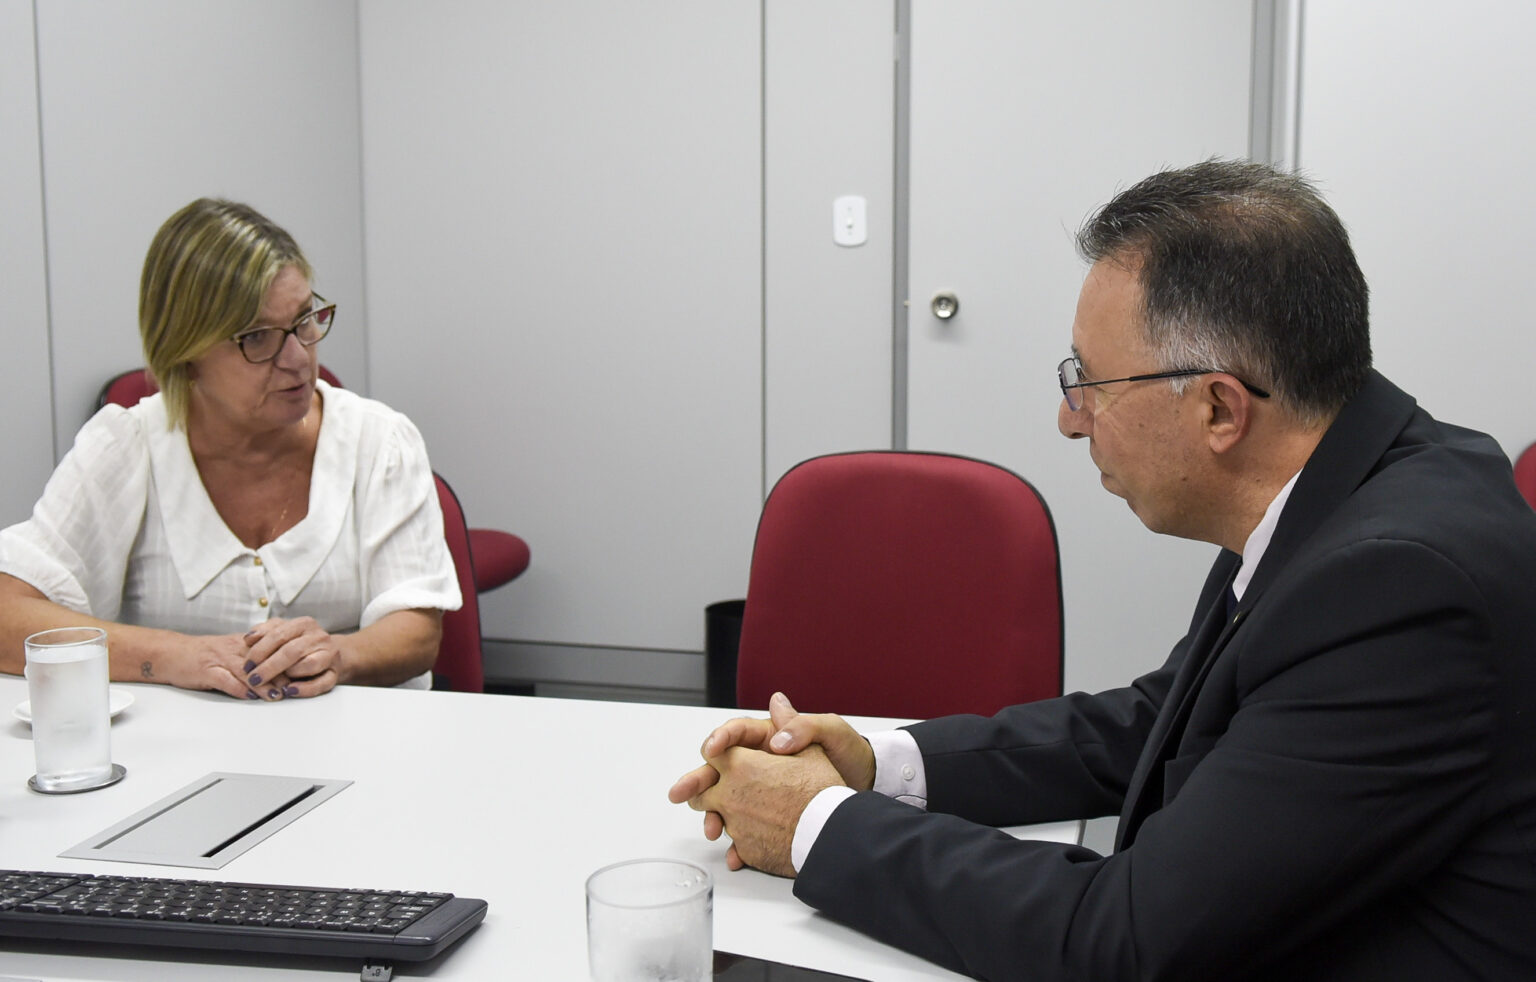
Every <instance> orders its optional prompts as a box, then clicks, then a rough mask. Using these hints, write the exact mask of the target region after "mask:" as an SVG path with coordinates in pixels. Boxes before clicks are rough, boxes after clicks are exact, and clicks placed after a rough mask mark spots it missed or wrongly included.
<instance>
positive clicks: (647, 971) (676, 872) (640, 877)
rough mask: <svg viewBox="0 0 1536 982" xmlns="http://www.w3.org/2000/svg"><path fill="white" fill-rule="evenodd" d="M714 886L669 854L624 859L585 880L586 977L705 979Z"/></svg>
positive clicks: (668, 981) (661, 981) (620, 981)
mask: <svg viewBox="0 0 1536 982" xmlns="http://www.w3.org/2000/svg"><path fill="white" fill-rule="evenodd" d="M713 912H714V884H713V883H712V882H711V881H710V878H709V873H708V871H706V870H704V869H701V868H700V867H698V866H695V865H693V864H692V863H684V862H678V861H677V860H672V859H632V860H630V861H628V862H624V863H615V864H613V865H612V866H604V867H603V868H602V869H600V870H598V871H597V872H596V873H593V874H592V875H591V876H589V877H588V878H587V959H588V964H589V966H590V968H591V970H592V980H593V982H642V980H643V982H706V980H708V979H709V978H711V977H712V975H713V964H714V935H713V925H712V917H713Z"/></svg>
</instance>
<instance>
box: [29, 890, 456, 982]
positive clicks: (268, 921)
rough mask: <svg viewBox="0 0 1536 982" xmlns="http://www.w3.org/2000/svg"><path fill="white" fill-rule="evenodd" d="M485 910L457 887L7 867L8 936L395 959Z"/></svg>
mask: <svg viewBox="0 0 1536 982" xmlns="http://www.w3.org/2000/svg"><path fill="white" fill-rule="evenodd" d="M485 910H486V904H485V901H483V900H472V899H469V898H467V897H455V896H454V895H453V894H451V893H416V892H395V891H384V890H333V889H319V888H315V887H294V886H278V885H275V884H266V883H218V882H210V881H204V880H175V879H168V878H161V877H152V876H96V875H94V874H89V873H37V872H26V871H22V870H0V937H13V938H34V939H39V940H62V941H100V942H110V943H113V944H126V945H161V946H166V947H174V948H212V949H223V950H227V951H250V952H267V953H284V954H295V955H325V956H337V957H357V958H362V959H363V960H364V961H365V962H379V963H388V962H391V961H397V960H398V961H422V960H424V959H427V958H431V957H433V956H435V955H437V954H439V953H440V952H442V951H443V950H444V949H446V948H447V947H448V946H449V945H451V944H453V943H454V942H455V941H457V940H459V939H460V938H461V937H463V936H464V935H465V934H466V933H468V932H469V930H470V929H471V928H473V927H474V926H475V925H476V924H479V923H480V921H481V920H482V919H484V917H485ZM388 977H389V974H388V970H387V969H384V970H383V972H382V974H374V975H369V974H367V972H366V970H365V973H364V978H388Z"/></svg>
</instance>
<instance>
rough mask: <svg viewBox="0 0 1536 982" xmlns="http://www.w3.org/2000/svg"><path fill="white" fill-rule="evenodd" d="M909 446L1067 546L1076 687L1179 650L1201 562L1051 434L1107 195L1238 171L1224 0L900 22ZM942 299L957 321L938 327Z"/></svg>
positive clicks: (1242, 106) (1235, 77)
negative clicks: (979, 467) (1014, 492)
mask: <svg viewBox="0 0 1536 982" xmlns="http://www.w3.org/2000/svg"><path fill="white" fill-rule="evenodd" d="M911 39H912V40H911V107H912V109H911V177H910V187H911V213H910V250H911V251H910V275H909V296H910V298H911V309H910V314H909V388H908V441H907V442H908V446H910V447H911V448H913V449H931V450H945V451H951V452H959V453H964V454H969V455H972V456H977V457H981V458H984V459H988V460H992V461H995V462H997V463H1000V464H1003V465H1005V466H1008V467H1010V468H1012V469H1014V470H1016V471H1017V472H1018V473H1020V474H1021V475H1023V476H1024V477H1025V478H1027V479H1028V480H1029V481H1031V482H1032V483H1033V484H1034V485H1035V486H1036V487H1037V488H1038V489H1039V490H1040V492H1041V494H1042V495H1043V496H1044V497H1045V499H1046V501H1047V503H1048V504H1049V505H1050V508H1051V511H1052V513H1053V515H1054V518H1055V522H1056V530H1057V534H1058V536H1059V538H1060V540H1061V546H1062V576H1063V582H1064V585H1065V593H1066V598H1065V603H1066V631H1067V634H1066V637H1067V685H1068V687H1069V689H1072V688H1083V689H1090V690H1092V689H1099V688H1104V687H1108V686H1112V685H1118V684H1122V683H1124V682H1125V681H1128V680H1129V679H1130V678H1131V677H1133V675H1135V674H1139V673H1140V672H1142V671H1145V670H1148V669H1150V668H1152V667H1154V666H1155V665H1157V664H1160V663H1161V661H1162V659H1163V658H1164V657H1165V656H1166V654H1167V651H1168V647H1169V645H1170V644H1171V642H1172V641H1173V640H1174V639H1176V638H1177V637H1178V636H1179V635H1180V634H1182V633H1183V631H1184V628H1185V625H1186V624H1187V622H1188V617H1189V607H1190V604H1191V602H1192V600H1193V597H1194V593H1195V591H1196V589H1197V588H1198V585H1199V583H1200V580H1201V577H1202V576H1203V574H1204V570H1205V567H1206V566H1207V565H1208V564H1209V561H1210V559H1211V557H1212V556H1213V550H1212V548H1211V547H1209V546H1204V545H1199V544H1192V543H1187V542H1181V541H1178V540H1173V539H1169V538H1166V537H1160V536H1153V535H1152V534H1151V533H1149V532H1147V531H1146V530H1145V529H1144V528H1143V527H1142V526H1141V525H1140V523H1139V522H1138V521H1137V520H1136V519H1135V517H1134V516H1133V515H1132V514H1131V513H1130V511H1129V510H1128V509H1127V508H1126V507H1125V504H1124V502H1122V501H1121V500H1120V499H1118V498H1113V497H1111V496H1110V495H1109V494H1107V493H1106V492H1105V491H1103V490H1102V489H1101V488H1100V486H1099V482H1098V472H1097V471H1096V470H1095V468H1094V467H1093V465H1092V464H1091V463H1090V461H1089V459H1088V454H1087V447H1086V446H1081V445H1077V444H1073V443H1069V442H1068V441H1067V440H1065V439H1063V438H1062V437H1061V436H1060V435H1059V434H1058V433H1057V430H1056V409H1057V404H1058V402H1059V401H1060V390H1059V389H1058V388H1057V385H1056V376H1055V366H1056V363H1057V362H1059V361H1060V360H1061V359H1062V358H1063V357H1065V356H1066V354H1067V353H1068V346H1069V344H1070V340H1071V339H1070V328H1071V323H1072V312H1073V308H1074V305H1075V303H1076V299H1077V291H1078V287H1079V285H1080V283H1081V280H1082V275H1083V272H1084V269H1083V266H1082V264H1081V262H1080V261H1079V260H1078V259H1077V257H1076V253H1075V252H1074V248H1073V234H1074V232H1075V231H1076V229H1077V226H1078V225H1079V223H1080V222H1081V221H1082V219H1083V218H1084V217H1086V216H1087V215H1088V214H1089V213H1091V212H1092V211H1093V210H1094V209H1095V208H1096V207H1097V206H1099V205H1101V204H1102V203H1103V202H1104V201H1106V200H1107V199H1108V198H1110V197H1111V196H1112V195H1113V194H1114V193H1115V192H1116V191H1118V190H1120V189H1122V188H1124V187H1127V186H1129V185H1130V184H1132V183H1134V182H1135V181H1137V180H1139V179H1140V178H1142V177H1145V176H1147V175H1148V174H1151V173H1153V172H1154V171H1157V170H1160V169H1162V168H1164V167H1168V166H1178V165H1182V164H1186V163H1192V162H1194V161H1197V160H1200V159H1202V158H1204V157H1208V156H1211V155H1220V156H1228V157H1242V156H1245V155H1246V153H1247V150H1248V130H1249V103H1250V96H1249V74H1250V64H1251V61H1252V55H1251V48H1252V40H1251V39H1252V11H1251V10H1250V8H1249V5H1248V4H1239V3H1232V2H1231V0H1179V2H1166V3H1155V4H1149V3H1143V2H1138V0H1115V2H1110V0H1094V2H1087V3H1041V2H1035V3H1018V2H1014V0H966V2H956V0H913V10H912V30H911ZM945 290H948V291H953V293H954V294H955V295H956V297H958V299H959V301H960V308H959V312H958V313H957V314H956V315H955V316H954V317H952V318H950V319H949V320H940V319H938V318H937V317H935V316H934V315H933V314H932V313H931V312H930V308H929V304H930V299H931V298H932V297H933V296H934V295H935V294H936V293H938V292H940V291H945Z"/></svg>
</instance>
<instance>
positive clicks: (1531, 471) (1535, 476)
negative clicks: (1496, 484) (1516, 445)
mask: <svg viewBox="0 0 1536 982" xmlns="http://www.w3.org/2000/svg"><path fill="white" fill-rule="evenodd" d="M1515 486H1516V487H1518V488H1519V489H1520V493H1521V494H1523V495H1525V500H1526V501H1528V502H1530V504H1531V507H1532V508H1536V443H1533V444H1531V445H1530V446H1528V447H1526V448H1525V452H1524V453H1522V454H1521V455H1520V458H1519V459H1518V460H1516V461H1515Z"/></svg>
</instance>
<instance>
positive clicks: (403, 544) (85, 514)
mask: <svg viewBox="0 0 1536 982" xmlns="http://www.w3.org/2000/svg"><path fill="white" fill-rule="evenodd" d="M317 388H318V389H319V391H320V395H321V398H322V400H324V406H325V412H324V415H323V416H322V419H321V424H320V434H319V438H318V444H317V446H316V449H315V461H314V469H313V471H312V473H311V477H310V487H309V513H308V514H307V515H305V517H304V518H303V520H301V521H300V522H299V523H298V524H297V525H295V526H293V527H292V528H290V529H288V530H287V531H286V532H284V533H283V534H282V535H280V536H278V537H277V539H276V540H274V541H272V542H269V543H267V544H266V545H263V546H262V547H261V548H259V549H252V548H251V547H249V546H247V545H245V544H244V543H242V542H241V541H240V540H239V539H237V538H236V537H235V534H234V533H233V532H231V531H230V530H229V527H228V526H227V525H225V524H224V520H223V519H222V518H220V517H219V514H218V511H217V510H216V509H215V508H214V506H213V502H212V500H211V499H210V498H209V497H208V492H207V491H206V489H204V487H203V482H202V478H201V477H200V476H199V475H198V472H197V465H196V464H195V463H194V461H193V459H192V452H191V449H190V447H189V446H188V444H187V434H186V431H185V430H184V429H180V428H178V429H174V430H173V429H170V428H168V427H167V425H166V415H165V405H164V401H163V400H162V398H161V396H160V395H158V394H156V395H154V396H151V397H149V398H147V399H144V400H143V401H141V402H140V403H139V404H138V405H136V406H134V407H133V408H131V409H124V408H122V407H120V406H112V405H109V406H106V407H104V408H102V409H101V410H100V411H99V412H97V413H96V415H95V416H93V417H91V419H90V420H89V421H87V422H86V424H85V426H83V427H82V428H81V429H80V432H79V434H78V435H77V436H76V437H75V445H74V447H73V448H72V449H71V450H70V452H69V453H68V454H67V455H65V457H64V459H63V461H61V462H60V463H59V466H58V468H57V469H56V470H55V471H54V472H53V476H52V477H50V478H49V480H48V485H47V487H46V488H45V489H44V491H43V496H42V498H41V499H40V500H39V501H38V502H37V505H36V506H35V507H34V508H33V511H32V517H31V518H30V519H28V520H26V521H24V522H21V523H19V524H16V525H12V526H10V527H9V528H7V529H4V530H3V531H0V572H5V573H9V574H11V575H12V576H15V577H17V578H18V579H21V580H25V581H26V582H27V583H30V584H32V586H34V587H36V588H37V589H38V590H39V591H41V592H42V593H43V594H45V595H46V596H47V597H48V599H50V600H52V601H53V602H54V603H57V604H60V605H61V606H64V607H68V608H70V609H71V610H76V611H79V612H81V613H88V614H91V615H93V616H95V617H99V618H102V619H103V620H109V621H117V622H120V623H128V624H138V625H143V626H148V627H159V628H167V629H170V630H173V631H180V632H182V633H186V634H231V633H244V632H245V631H247V630H249V629H250V628H251V627H252V626H253V625H255V624H257V623H260V622H261V621H264V620H266V619H268V618H270V617H301V616H305V615H307V616H310V617H313V618H314V619H315V620H316V621H318V622H319V624H320V626H321V627H323V628H325V629H326V630H327V631H330V632H332V633H340V632H347V631H355V630H357V629H359V628H362V627H367V626H368V625H370V624H372V623H374V622H375V621H377V620H378V619H379V618H381V617H383V616H384V615H386V614H389V613H392V612H394V611H397V610H406V609H411V608H433V609H438V610H456V609H458V607H459V606H460V605H461V603H462V598H461V596H460V594H459V587H458V580H457V578H456V576H455V573H454V566H453V558H452V556H451V555H450V554H449V552H448V547H447V544H446V543H445V541H444V539H443V518H442V511H441V509H440V508H439V506H438V501H437V491H436V487H435V485H434V484H433V480H432V470H431V466H430V464H429V463H428V461H427V451H426V445H425V443H424V442H423V441H422V438H421V434H420V432H418V431H417V429H416V427H415V425H414V424H413V423H411V421H410V420H409V419H407V418H406V417H405V416H404V415H403V414H401V413H398V412H395V411H394V410H392V409H390V408H389V407H388V406H385V405H384V404H383V403H380V402H375V401H374V400H372V399H365V398H363V397H361V396H359V395H357V394H356V393H353V392H349V391H347V390H345V389H336V388H332V387H331V386H329V385H327V384H326V383H325V382H324V381H320V382H318V383H317Z"/></svg>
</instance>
